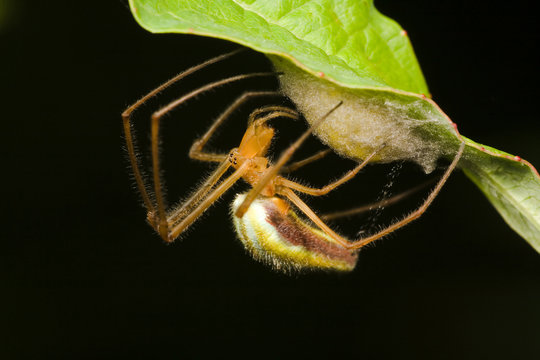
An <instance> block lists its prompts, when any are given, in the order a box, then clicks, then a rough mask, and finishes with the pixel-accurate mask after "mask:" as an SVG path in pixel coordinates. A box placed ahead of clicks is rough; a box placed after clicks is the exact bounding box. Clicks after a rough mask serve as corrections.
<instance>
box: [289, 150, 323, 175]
mask: <svg viewBox="0 0 540 360" xmlns="http://www.w3.org/2000/svg"><path fill="white" fill-rule="evenodd" d="M331 152H332V150H331V149H326V150H321V151H319V152H317V153H315V154H313V155H311V156H309V157H307V158H305V159H302V160H299V161H296V162H293V163H292V164H290V165H287V166H284V167H282V168H281V172H282V173H290V172H293V171H296V170H298V169H300V168H301V167H303V166H306V165H307V164H310V163H312V162H314V161H317V160H319V159H322V158H324V157H325V156H326V155H328V154H330V153H331Z"/></svg>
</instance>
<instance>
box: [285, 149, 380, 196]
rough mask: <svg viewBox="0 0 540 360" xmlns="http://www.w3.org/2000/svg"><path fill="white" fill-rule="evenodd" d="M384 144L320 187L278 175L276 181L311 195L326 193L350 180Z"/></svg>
mask: <svg viewBox="0 0 540 360" xmlns="http://www.w3.org/2000/svg"><path fill="white" fill-rule="evenodd" d="M383 147H384V146H382V147H380V148H378V149H377V150H375V151H374V152H372V153H371V154H370V155H369V156H368V157H367V158H365V159H364V161H362V162H361V163H360V164H358V165H357V166H356V167H355V168H354V169H352V170H349V171H348V172H347V173H346V174H345V175H343V176H342V177H341V178H339V179H338V180H336V181H334V182H331V183H330V184H328V185H326V186H323V187H322V188H320V189H316V188H311V187H308V186H304V185H301V184H298V183H296V182H294V181H291V180H288V179H285V178H283V177H279V178H278V181H277V183H278V184H279V185H281V186H284V187H287V188H290V189H293V190H296V191H299V192H302V193H304V194H308V195H313V196H322V195H326V194H328V193H329V192H330V191H332V190H334V189H336V188H337V187H339V186H341V185H343V184H344V183H346V182H347V181H349V180H351V179H352V178H353V177H354V176H355V175H356V174H358V172H359V171H360V170H361V169H362V168H363V167H364V166H366V165H367V164H368V162H369V161H370V160H371V159H372V158H373V156H375V155H376V154H377V153H378V152H379V151H380V150H381V149H382V148H383Z"/></svg>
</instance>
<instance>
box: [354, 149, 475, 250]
mask: <svg viewBox="0 0 540 360" xmlns="http://www.w3.org/2000/svg"><path fill="white" fill-rule="evenodd" d="M464 149H465V142H462V143H461V146H460V147H459V150H458V152H457V153H456V155H455V156H454V160H452V163H451V164H450V166H448V168H447V169H446V171H445V172H444V174H443V176H442V177H441V179H440V180H439V182H438V183H437V185H436V186H435V188H434V189H433V190H432V191H431V193H430V194H429V196H428V197H427V198H426V200H425V201H424V203H423V204H422V205H420V207H419V208H418V209H416V210H414V211H413V212H412V213H410V214H409V215H407V216H405V217H404V218H403V219H401V220H399V221H396V222H395V223H393V224H391V225H389V226H387V227H386V228H384V229H382V230H381V231H379V232H377V233H376V234H373V235H371V236H368V237H365V238H362V239H358V240H356V241H354V242H353V243H351V244H350V248H351V249H359V248H361V247H363V246H365V245H367V244H369V243H370V242H373V241H375V240H377V239H380V238H382V237H383V236H386V235H388V234H390V233H391V232H393V231H395V230H397V229H399V228H401V227H403V226H405V225H407V224H409V223H410V222H412V221H414V220H416V219H418V218H419V217H420V216H422V214H423V213H424V212H425V211H426V210H427V208H428V207H429V205H431V203H432V202H433V200H435V197H436V196H437V195H438V194H439V192H440V191H441V189H442V187H443V185H444V183H445V182H446V180H448V177H449V176H450V174H452V171H454V169H455V168H456V166H457V164H458V162H459V159H460V158H461V155H462V154H463V150H464Z"/></svg>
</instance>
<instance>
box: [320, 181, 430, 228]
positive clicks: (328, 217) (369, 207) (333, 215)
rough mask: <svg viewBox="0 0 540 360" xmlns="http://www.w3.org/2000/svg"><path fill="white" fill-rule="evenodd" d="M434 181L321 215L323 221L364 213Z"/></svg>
mask: <svg viewBox="0 0 540 360" xmlns="http://www.w3.org/2000/svg"><path fill="white" fill-rule="evenodd" d="M434 181H435V179H430V180H427V181H425V182H423V183H422V184H420V185H416V186H415V187H413V188H410V189H408V190H405V191H403V192H400V193H398V194H395V195H393V196H390V197H388V198H386V199H382V200H380V201H375V202H372V203H369V204H365V205H362V206H358V207H354V208H350V209H347V210H339V211H334V212H331V213H328V214H323V215H320V216H319V217H320V218H321V220H323V221H327V220H335V219H340V218H344V217H351V216H354V215H358V214H362V213H365V212H366V211H370V210H372V209H375V208H378V207H385V206H391V205H394V204H396V203H398V202H400V201H401V200H403V199H405V198H407V197H408V196H410V195H412V194H414V193H415V192H417V191H419V190H421V189H423V188H425V187H426V186H427V185H429V184H431V183H433V182H434Z"/></svg>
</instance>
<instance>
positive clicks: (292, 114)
mask: <svg viewBox="0 0 540 360" xmlns="http://www.w3.org/2000/svg"><path fill="white" fill-rule="evenodd" d="M277 94H279V95H282V96H283V94H280V93H277ZM268 112H280V113H288V114H289V115H290V117H293V118H294V119H298V112H297V111H296V110H293V109H291V108H288V107H286V106H279V105H268V106H263V107H260V108H258V109H255V110H253V111H252V112H251V114H249V119H248V125H251V124H252V123H253V122H254V121H259V123H260V124H261V125H262V124H263V123H265V122H266V121H268V120H270V119H267V118H266V119H265V118H262V119H261V118H259V119H258V118H257V117H258V116H259V115H260V114H263V113H268Z"/></svg>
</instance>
